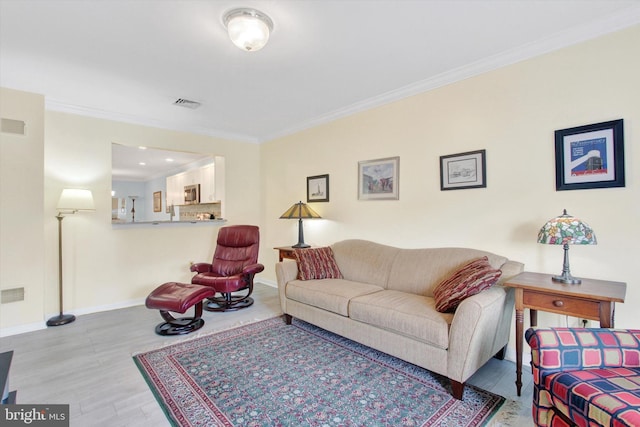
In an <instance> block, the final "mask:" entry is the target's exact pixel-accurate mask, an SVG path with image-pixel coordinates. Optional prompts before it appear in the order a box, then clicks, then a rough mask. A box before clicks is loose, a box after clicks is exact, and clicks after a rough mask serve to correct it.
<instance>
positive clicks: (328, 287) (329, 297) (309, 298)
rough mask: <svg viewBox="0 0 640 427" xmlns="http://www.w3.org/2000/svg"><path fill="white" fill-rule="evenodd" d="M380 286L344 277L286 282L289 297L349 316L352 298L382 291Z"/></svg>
mask: <svg viewBox="0 0 640 427" xmlns="http://www.w3.org/2000/svg"><path fill="white" fill-rule="evenodd" d="M382 290H383V288H382V287H381V286H376V285H370V284H368V283H361V282H352V281H350V280H345V279H321V280H293V281H291V282H289V283H287V288H286V291H285V292H286V296H287V298H289V299H292V300H294V301H298V302H300V303H303V304H307V305H310V306H313V307H318V308H321V309H323V310H328V311H331V312H333V313H337V314H340V315H342V316H345V317H346V316H349V301H350V300H351V299H352V298H355V297H358V296H361V295H367V294H371V293H376V292H380V291H382Z"/></svg>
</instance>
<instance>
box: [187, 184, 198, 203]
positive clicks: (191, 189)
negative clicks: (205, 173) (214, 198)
mask: <svg viewBox="0 0 640 427" xmlns="http://www.w3.org/2000/svg"><path fill="white" fill-rule="evenodd" d="M198 203H200V184H194V185H185V186H184V204H185V205H197V204H198Z"/></svg>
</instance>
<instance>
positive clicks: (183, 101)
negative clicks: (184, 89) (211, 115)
mask: <svg viewBox="0 0 640 427" xmlns="http://www.w3.org/2000/svg"><path fill="white" fill-rule="evenodd" d="M173 105H178V106H180V107H185V108H191V109H192V110H195V109H196V108H198V107H199V106H200V105H201V104H200V103H199V102H196V101H191V100H189V99H184V98H178V99H176V101H175V102H174V103H173Z"/></svg>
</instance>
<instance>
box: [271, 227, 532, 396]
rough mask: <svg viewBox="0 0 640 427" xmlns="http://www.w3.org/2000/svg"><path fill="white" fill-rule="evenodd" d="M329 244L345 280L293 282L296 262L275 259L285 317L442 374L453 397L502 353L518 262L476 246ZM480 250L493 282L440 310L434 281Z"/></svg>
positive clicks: (296, 275)
mask: <svg viewBox="0 0 640 427" xmlns="http://www.w3.org/2000/svg"><path fill="white" fill-rule="evenodd" d="M331 248H332V249H333V253H334V257H335V260H336V263H337V265H338V267H339V269H340V272H341V273H342V275H343V278H342V279H322V280H298V279H297V277H298V267H297V264H296V262H292V261H291V260H284V261H283V262H279V263H277V264H276V275H277V279H278V291H279V296H280V304H281V306H282V310H283V312H284V313H285V319H286V321H287V323H291V318H292V317H295V318H298V319H301V320H304V321H306V322H309V323H312V324H314V325H316V326H319V327H321V328H323V329H326V330H329V331H331V332H334V333H336V334H339V335H341V336H344V337H346V338H349V339H352V340H354V341H357V342H359V343H361V344H364V345H367V346H369V347H372V348H375V349H377V350H380V351H382V352H384V353H387V354H390V355H393V356H395V357H398V358H400V359H403V360H405V361H408V362H410V363H413V364H415V365H418V366H421V367H423V368H425V369H428V370H430V371H433V372H436V373H438V374H441V375H444V376H446V377H447V378H449V379H450V381H451V387H452V394H453V396H454V397H456V398H457V399H462V395H463V391H464V382H465V381H466V380H467V379H468V378H469V377H470V376H471V375H473V373H474V372H476V371H477V370H478V369H479V368H480V367H481V366H482V365H484V364H485V363H486V362H487V361H488V360H489V359H490V358H491V357H493V356H494V355H498V356H499V357H501V356H503V355H504V349H505V347H506V345H507V342H508V339H509V331H510V327H511V320H512V315H513V304H514V299H513V294H512V292H510V291H509V290H508V289H507V288H504V287H503V286H501V283H502V282H504V280H506V279H508V278H510V277H512V276H514V275H516V274H518V273H520V272H521V271H522V270H523V264H521V263H519V262H515V261H509V260H507V259H506V258H505V257H502V256H498V255H495V254H492V253H489V252H484V251H479V250H475V249H463V248H436V249H399V248H395V247H391V246H385V245H381V244H377V243H374V242H369V241H364V240H345V241H342V242H338V243H335V244H333V245H331ZM482 256H487V257H488V260H489V263H490V264H491V266H492V267H493V268H499V269H501V270H502V276H501V278H500V280H499V281H498V283H497V284H496V285H494V286H492V287H491V288H489V289H487V290H485V291H482V292H480V293H479V294H476V295H473V296H471V297H469V298H467V299H465V300H464V301H463V302H462V303H461V304H460V305H459V306H458V308H457V309H456V311H455V312H454V313H440V312H438V311H437V310H436V309H435V300H434V298H433V289H434V287H435V286H436V285H437V284H438V283H440V281H441V280H443V279H445V278H447V277H448V276H449V275H451V274H452V273H453V272H455V271H456V270H457V269H458V268H459V267H461V266H462V265H464V264H465V263H466V262H467V261H470V260H473V259H475V258H479V257H482Z"/></svg>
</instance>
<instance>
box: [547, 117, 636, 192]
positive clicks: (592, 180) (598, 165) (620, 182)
mask: <svg viewBox="0 0 640 427" xmlns="http://www.w3.org/2000/svg"><path fill="white" fill-rule="evenodd" d="M555 143H556V190H557V191H562V190H582V189H586V188H607V187H624V185H625V183H624V129H623V120H622V119H619V120H612V121H610V122H603V123H596V124H593V125H586V126H578V127H574V128H569V129H562V130H557V131H556V132H555Z"/></svg>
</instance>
